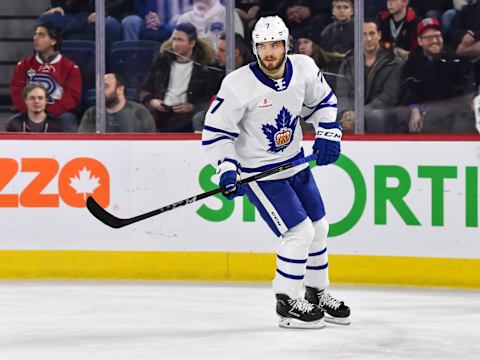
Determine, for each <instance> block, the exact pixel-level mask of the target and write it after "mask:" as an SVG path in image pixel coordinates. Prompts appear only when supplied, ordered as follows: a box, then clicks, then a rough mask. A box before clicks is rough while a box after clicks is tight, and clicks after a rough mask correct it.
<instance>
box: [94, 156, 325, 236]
mask: <svg viewBox="0 0 480 360" xmlns="http://www.w3.org/2000/svg"><path fill="white" fill-rule="evenodd" d="M316 158H317V155H316V154H312V155H309V156H307V157H304V158H301V159H297V160H293V161H290V162H289V163H286V164H283V165H279V166H277V167H275V168H273V169H270V170H265V171H263V172H261V173H259V174H257V175H253V176H250V177H248V178H246V179H242V180H240V181H239V183H240V184H248V183H250V182H252V181H256V180H259V179H262V178H264V177H267V176H270V175H273V174H277V173H279V172H282V171H285V170H288V169H291V168H293V167H295V166H298V165H300V164H305V163H307V162H309V161H311V160H316ZM222 191H223V189H222V188H216V189H213V190H210V191H207V192H204V193H202V194H198V195H195V196H192V197H189V198H188V199H184V200H180V201H177V202H175V203H173V204H170V205H166V206H164V207H161V208H160V209H156V210H153V211H150V212H147V213H145V214H141V215H138V216H135V217H132V218H127V219H121V218H118V217H116V216H114V215H112V214H110V213H109V212H108V211H107V210H105V209H104V208H102V207H101V206H100V205H99V204H98V203H97V202H96V201H95V199H94V198H93V197H92V196H89V197H88V199H87V208H88V210H89V211H90V213H91V214H92V215H93V216H95V217H96V218H97V219H98V220H100V221H101V222H103V223H104V224H105V225H108V226H110V227H112V228H114V229H118V228H121V227H124V226H127V225H130V224H133V223H136V222H138V221H142V220H145V219H148V218H150V217H152V216H155V215H159V214H161V213H164V212H167V211H170V210H173V209H176V208H178V207H181V206H184V205H188V204H191V203H194V202H196V201H198V200H202V199H205V198H208V197H210V196H212V195H216V194H218V193H221V192H222Z"/></svg>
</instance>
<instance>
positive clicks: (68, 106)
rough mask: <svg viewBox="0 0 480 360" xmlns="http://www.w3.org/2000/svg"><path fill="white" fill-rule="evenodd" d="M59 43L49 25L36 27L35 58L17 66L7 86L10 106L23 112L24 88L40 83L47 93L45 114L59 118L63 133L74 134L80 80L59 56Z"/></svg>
mask: <svg viewBox="0 0 480 360" xmlns="http://www.w3.org/2000/svg"><path fill="white" fill-rule="evenodd" d="M61 45H62V39H61V37H60V34H59V31H58V29H57V28H56V27H55V26H53V25H52V24H39V25H37V26H36V28H35V35H34V36H33V48H34V49H35V54H33V55H31V56H28V57H26V58H24V59H22V60H20V61H19V62H18V63H17V66H16V67H15V70H14V73H13V77H12V80H11V82H10V94H11V97H12V102H13V104H14V105H15V107H16V109H17V110H18V111H20V112H26V106H25V102H24V99H23V97H22V91H23V88H24V87H25V85H27V84H28V83H30V82H36V83H41V84H43V85H44V87H45V88H46V89H47V92H48V105H47V112H48V113H51V114H52V115H54V116H56V117H58V118H60V121H61V122H62V124H63V127H64V129H65V131H67V132H75V131H77V127H78V122H77V116H76V115H75V114H74V111H75V108H76V107H77V106H78V105H79V103H80V95H81V93H82V80H81V74H80V70H79V68H78V66H77V65H76V64H75V63H74V62H73V61H71V60H69V59H67V58H66V57H65V56H63V55H62V54H60V49H61Z"/></svg>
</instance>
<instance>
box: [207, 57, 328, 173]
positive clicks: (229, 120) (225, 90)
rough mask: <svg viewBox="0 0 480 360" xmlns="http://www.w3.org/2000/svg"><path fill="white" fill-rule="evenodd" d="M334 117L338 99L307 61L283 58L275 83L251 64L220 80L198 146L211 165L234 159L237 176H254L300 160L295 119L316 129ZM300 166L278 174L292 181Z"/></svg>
mask: <svg viewBox="0 0 480 360" xmlns="http://www.w3.org/2000/svg"><path fill="white" fill-rule="evenodd" d="M336 115H337V99H336V97H335V95H334V94H333V91H332V90H331V88H330V86H329V85H328V84H327V82H326V81H325V78H324V77H323V75H322V73H321V72H320V70H319V69H318V67H317V66H316V64H315V62H314V61H313V59H311V58H310V57H308V56H305V55H288V56H287V61H286V69H285V77H284V78H283V79H279V80H272V79H271V78H269V77H267V76H266V75H265V74H264V73H263V72H262V71H261V70H260V67H259V66H258V63H257V62H253V63H251V64H249V65H246V66H243V67H241V68H239V69H237V70H236V71H234V72H232V73H230V74H229V75H228V76H226V77H225V79H224V80H223V82H222V86H221V87H220V90H219V92H218V94H217V96H216V99H215V100H214V101H213V102H212V104H211V106H210V108H209V109H208V111H207V115H206V120H205V126H204V129H203V134H202V145H203V147H204V148H205V150H206V152H207V156H208V157H209V159H210V161H211V162H212V163H213V164H214V165H218V164H219V163H220V162H222V161H223V160H224V159H227V158H228V159H234V160H236V161H238V162H239V163H240V165H241V168H242V173H247V174H252V173H257V172H261V171H265V170H268V169H270V168H273V167H275V166H278V165H280V164H282V163H285V162H289V161H291V160H293V159H296V158H299V157H303V150H302V148H301V141H302V138H303V134H302V130H301V127H300V121H299V120H300V117H302V118H303V119H304V120H305V121H307V122H309V123H311V124H313V126H314V127H315V129H317V127H319V124H321V123H330V122H334V121H335V119H336ZM306 166H307V165H305V166H304V167H306ZM304 167H298V168H295V169H291V170H294V171H293V172H291V171H287V172H285V173H279V174H278V175H280V176H279V177H281V178H284V177H287V176H291V175H293V174H294V173H296V172H298V171H300V170H301V169H302V168H304ZM279 177H275V178H279ZM269 179H272V177H269Z"/></svg>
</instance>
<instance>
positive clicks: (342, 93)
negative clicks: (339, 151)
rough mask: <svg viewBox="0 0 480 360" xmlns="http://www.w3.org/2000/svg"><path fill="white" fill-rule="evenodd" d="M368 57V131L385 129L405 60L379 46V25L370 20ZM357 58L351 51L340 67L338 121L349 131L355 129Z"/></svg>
mask: <svg viewBox="0 0 480 360" xmlns="http://www.w3.org/2000/svg"><path fill="white" fill-rule="evenodd" d="M363 34H364V35H363V36H364V58H365V70H364V71H365V130H366V131H367V132H375V133H382V132H385V124H386V119H387V118H388V108H390V107H393V106H395V105H397V102H398V99H399V96H400V78H401V74H402V67H403V61H402V60H400V58H398V57H397V56H396V55H395V54H394V52H393V51H392V49H385V48H383V47H382V46H381V45H380V39H381V33H380V31H379V29H378V25H377V24H376V23H375V22H374V21H373V20H370V19H366V20H365V22H364V24H363ZM354 69H355V57H354V54H353V51H351V52H350V53H349V54H348V56H347V57H346V58H345V60H344V61H343V62H342V65H341V66H340V70H339V73H340V75H341V77H339V78H338V80H337V86H336V92H337V97H338V117H337V119H338V121H340V123H341V124H342V126H343V128H344V129H345V130H346V131H353V130H354V129H355V111H354V110H355V109H354V100H355V78H354Z"/></svg>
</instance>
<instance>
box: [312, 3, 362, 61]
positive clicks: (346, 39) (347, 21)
mask: <svg viewBox="0 0 480 360" xmlns="http://www.w3.org/2000/svg"><path fill="white" fill-rule="evenodd" d="M332 14H333V18H334V21H333V23H331V24H328V25H327V26H326V27H325V29H323V31H322V34H321V40H320V44H322V47H323V48H324V49H325V50H327V51H331V52H337V53H340V54H346V53H347V51H349V50H351V49H353V47H354V38H355V36H354V35H355V28H354V23H353V19H352V16H353V2H352V0H333V3H332Z"/></svg>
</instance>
